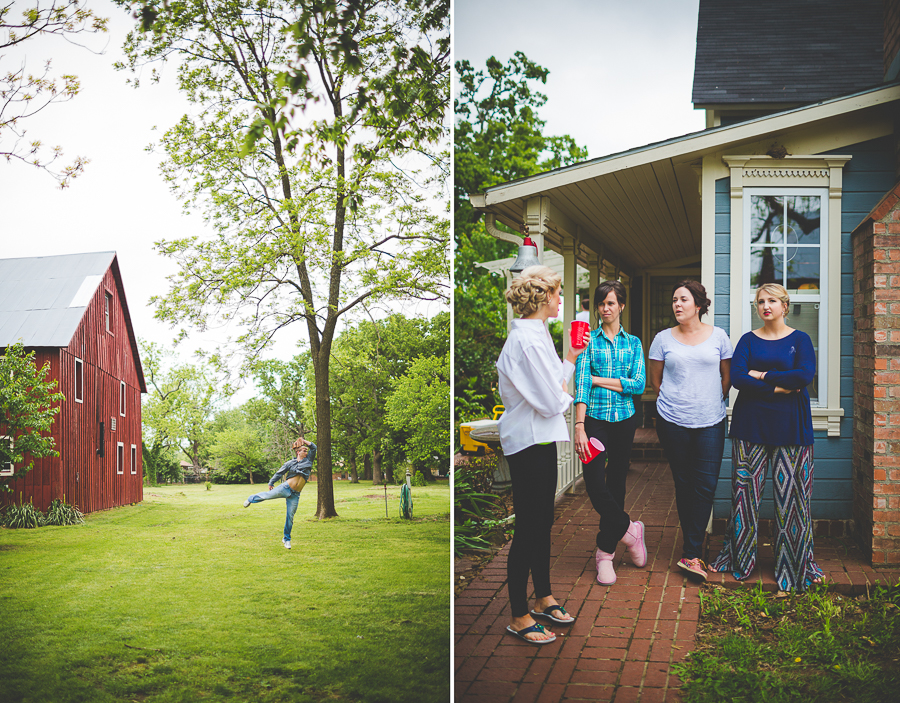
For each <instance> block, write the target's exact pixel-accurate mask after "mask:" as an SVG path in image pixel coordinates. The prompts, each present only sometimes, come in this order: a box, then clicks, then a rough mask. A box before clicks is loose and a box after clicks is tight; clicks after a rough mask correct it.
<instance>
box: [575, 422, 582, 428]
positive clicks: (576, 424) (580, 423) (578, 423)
mask: <svg viewBox="0 0 900 703" xmlns="http://www.w3.org/2000/svg"><path fill="white" fill-rule="evenodd" d="M583 424H584V423H583V422H576V423H575V426H576V427H578V425H583Z"/></svg>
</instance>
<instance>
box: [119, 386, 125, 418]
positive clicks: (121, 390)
mask: <svg viewBox="0 0 900 703" xmlns="http://www.w3.org/2000/svg"><path fill="white" fill-rule="evenodd" d="M119 415H121V416H122V417H125V381H119Z"/></svg>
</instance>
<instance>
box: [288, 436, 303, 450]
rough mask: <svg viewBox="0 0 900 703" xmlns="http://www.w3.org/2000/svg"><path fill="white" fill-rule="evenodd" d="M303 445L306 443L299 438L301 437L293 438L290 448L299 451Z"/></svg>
mask: <svg viewBox="0 0 900 703" xmlns="http://www.w3.org/2000/svg"><path fill="white" fill-rule="evenodd" d="M305 446H306V443H305V442H304V441H303V439H302V438H301V439H297V440H294V443H293V444H292V445H291V449H293V450H294V452H299V451H300V449H302V448H303V447H305Z"/></svg>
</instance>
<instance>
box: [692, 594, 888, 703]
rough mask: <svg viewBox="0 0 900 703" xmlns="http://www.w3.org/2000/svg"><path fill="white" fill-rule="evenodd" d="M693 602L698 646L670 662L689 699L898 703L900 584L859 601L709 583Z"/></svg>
mask: <svg viewBox="0 0 900 703" xmlns="http://www.w3.org/2000/svg"><path fill="white" fill-rule="evenodd" d="M700 599H701V614H700V627H699V630H698V638H697V646H696V648H695V649H694V651H693V652H691V653H690V654H689V655H688V656H687V658H686V659H685V661H684V663H682V664H676V665H675V668H676V670H677V672H678V674H679V675H680V676H681V679H682V681H683V682H684V688H683V691H682V695H683V698H684V700H685V701H686V703H719V702H720V701H735V702H737V701H746V702H747V703H758V702H759V701H767V702H769V701H771V702H772V703H788V702H791V701H796V703H807V702H808V701H829V702H830V703H837V702H843V701H846V702H847V703H850V702H853V703H883V702H884V701H890V700H898V694H897V690H898V688H900V607H898V606H900V584H897V585H894V586H887V585H885V586H877V587H875V588H874V589H872V590H871V592H870V593H869V594H868V595H864V596H859V597H857V598H851V597H847V596H841V595H839V594H837V593H833V592H831V591H829V590H827V589H826V588H824V587H822V588H815V587H814V588H813V589H811V590H810V591H809V592H808V593H794V594H790V595H788V594H778V595H776V594H774V593H765V592H763V590H762V587H761V586H757V587H756V588H739V589H734V590H726V589H724V588H722V587H721V586H717V585H712V584H707V585H705V586H703V587H702V589H701V591H700Z"/></svg>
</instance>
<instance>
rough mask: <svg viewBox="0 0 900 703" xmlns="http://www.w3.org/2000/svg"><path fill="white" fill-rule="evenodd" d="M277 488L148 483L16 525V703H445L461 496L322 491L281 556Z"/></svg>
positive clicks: (2, 569) (3, 613) (310, 489)
mask: <svg viewBox="0 0 900 703" xmlns="http://www.w3.org/2000/svg"><path fill="white" fill-rule="evenodd" d="M260 489H262V490H265V486H259V485H257V486H253V487H250V486H247V485H243V486H213V487H212V490H210V491H207V490H206V489H205V488H204V486H202V485H191V486H167V487H161V488H146V489H145V492H144V502H143V503H141V504H139V505H134V506H129V507H124V508H117V509H114V510H109V511H104V512H101V513H95V514H93V515H89V516H87V518H86V523H85V524H84V525H81V526H74V527H42V528H39V529H36V530H9V529H0V633H2V637H3V643H2V647H0V700H2V701H4V702H7V701H23V702H24V701H55V702H57V703H67V702H74V701H90V702H91V703H103V702H105V701H147V702H150V703H157V702H168V701H199V700H206V701H260V702H275V701H323V700H329V701H336V702H342V701H360V702H370V701H371V702H380V701H385V702H386V701H392V702H393V701H398V702H400V701H410V702H412V701H416V702H419V701H423V702H428V701H443V700H447V699H449V691H450V683H449V672H450V664H449V661H450V637H449V629H450V585H449V584H450V576H449V572H450V522H449V509H450V492H449V488H448V486H447V483H446V482H443V483H442V484H438V485H437V486H434V485H431V486H429V487H427V488H414V489H413V500H414V519H413V520H412V521H411V522H410V521H406V520H401V519H400V518H399V488H398V487H395V486H390V487H388V512H389V516H390V517H389V518H387V519H386V518H385V502H384V488H382V487H373V486H372V485H371V483H363V484H356V485H353V484H349V483H345V482H335V484H334V489H335V501H336V507H337V512H338V513H339V515H340V517H338V518H336V519H333V520H327V521H316V520H314V519H313V518H312V517H311V516H312V515H313V513H314V511H315V504H316V494H315V490H316V486H315V484H311V485H309V486H307V488H306V490H304V492H303V494H302V495H301V498H300V507H299V510H298V511H297V515H296V519H295V522H294V532H293V549H292V550H290V551H288V550H285V549H284V548H283V547H282V544H281V532H282V527H283V524H284V501H280V500H279V501H268V502H266V503H261V504H256V505H251V506H250V507H249V508H247V509H245V508H243V507H242V502H243V500H244V498H245V497H246V496H247V495H248V494H250V493H252V492H256V491H258V490H260Z"/></svg>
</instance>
